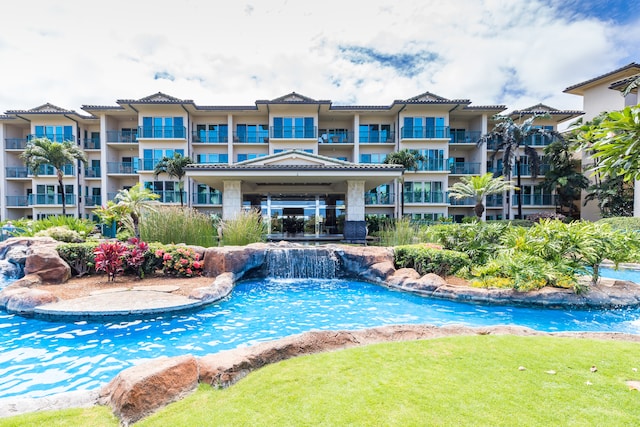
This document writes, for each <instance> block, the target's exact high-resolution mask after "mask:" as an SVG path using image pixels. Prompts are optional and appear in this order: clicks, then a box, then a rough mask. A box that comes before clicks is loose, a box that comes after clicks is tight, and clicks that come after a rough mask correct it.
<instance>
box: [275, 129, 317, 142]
mask: <svg viewBox="0 0 640 427" xmlns="http://www.w3.org/2000/svg"><path fill="white" fill-rule="evenodd" d="M270 134H271V137H272V138H276V139H316V138H317V135H318V128H317V127H316V126H271V128H270Z"/></svg>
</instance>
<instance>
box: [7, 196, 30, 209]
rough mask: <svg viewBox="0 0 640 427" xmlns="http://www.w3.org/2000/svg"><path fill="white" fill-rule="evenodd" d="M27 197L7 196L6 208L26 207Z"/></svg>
mask: <svg viewBox="0 0 640 427" xmlns="http://www.w3.org/2000/svg"><path fill="white" fill-rule="evenodd" d="M27 206H29V196H7V207H27Z"/></svg>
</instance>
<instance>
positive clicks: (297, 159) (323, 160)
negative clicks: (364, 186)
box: [236, 149, 352, 166]
mask: <svg viewBox="0 0 640 427" xmlns="http://www.w3.org/2000/svg"><path fill="white" fill-rule="evenodd" d="M284 164H296V165H316V166H328V165H340V166H345V165H351V164H352V163H349V162H345V161H342V160H338V159H333V158H331V157H327V156H322V155H319V154H313V153H307V152H306V151H300V150H295V149H294V150H287V151H282V152H280V153H275V154H271V155H268V156H263V157H258V158H255V159H250V160H245V161H243V162H239V163H236V165H263V166H266V165H284Z"/></svg>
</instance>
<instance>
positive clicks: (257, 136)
mask: <svg viewBox="0 0 640 427" xmlns="http://www.w3.org/2000/svg"><path fill="white" fill-rule="evenodd" d="M233 142H239V143H243V144H268V143H269V135H267V131H266V130H265V131H260V132H251V131H246V132H237V131H236V132H233Z"/></svg>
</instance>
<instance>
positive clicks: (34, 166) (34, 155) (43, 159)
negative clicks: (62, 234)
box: [20, 138, 87, 215]
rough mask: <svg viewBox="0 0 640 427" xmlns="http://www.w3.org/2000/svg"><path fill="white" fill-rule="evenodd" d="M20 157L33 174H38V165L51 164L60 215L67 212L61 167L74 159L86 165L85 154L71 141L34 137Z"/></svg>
mask: <svg viewBox="0 0 640 427" xmlns="http://www.w3.org/2000/svg"><path fill="white" fill-rule="evenodd" d="M20 158H21V159H22V160H23V161H24V163H25V165H26V166H27V167H28V168H29V169H31V173H33V175H34V176H38V173H39V169H40V166H42V165H51V166H53V168H55V170H56V175H57V177H58V185H59V187H58V188H59V189H60V195H61V197H62V215H66V214H67V209H66V206H67V205H66V200H65V194H64V184H63V183H62V178H63V177H64V170H63V168H64V167H65V166H66V165H68V164H70V163H71V164H73V161H74V160H79V161H81V162H82V163H83V164H84V165H85V166H86V165H87V156H86V155H85V153H84V152H83V151H82V150H81V149H80V147H78V146H77V145H75V144H74V143H73V142H72V141H63V142H53V141H51V140H50V139H49V138H34V139H32V140H30V141H29V142H28V143H27V146H26V147H25V150H24V152H22V153H21V154H20Z"/></svg>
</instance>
